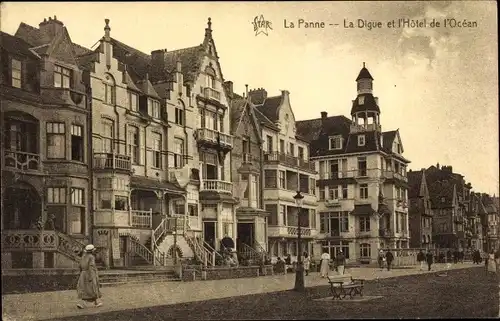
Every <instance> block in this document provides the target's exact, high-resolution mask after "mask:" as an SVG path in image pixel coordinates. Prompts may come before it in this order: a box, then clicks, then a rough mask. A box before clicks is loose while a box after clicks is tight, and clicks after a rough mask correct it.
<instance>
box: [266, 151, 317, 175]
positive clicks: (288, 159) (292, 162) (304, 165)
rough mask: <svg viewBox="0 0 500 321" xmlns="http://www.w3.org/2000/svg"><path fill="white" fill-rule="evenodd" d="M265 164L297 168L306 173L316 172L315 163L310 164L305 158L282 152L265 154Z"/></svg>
mask: <svg viewBox="0 0 500 321" xmlns="http://www.w3.org/2000/svg"><path fill="white" fill-rule="evenodd" d="M264 162H265V163H267V164H269V163H279V164H281V165H284V166H289V167H296V168H299V169H302V170H306V171H315V170H316V169H315V166H314V163H313V162H309V161H307V160H305V159H303V158H299V157H296V156H293V155H290V154H286V153H280V152H267V153H265V154H264Z"/></svg>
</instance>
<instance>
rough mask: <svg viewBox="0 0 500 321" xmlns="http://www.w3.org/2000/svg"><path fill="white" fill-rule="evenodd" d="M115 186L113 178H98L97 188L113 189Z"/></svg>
mask: <svg viewBox="0 0 500 321" xmlns="http://www.w3.org/2000/svg"><path fill="white" fill-rule="evenodd" d="M112 187H113V181H112V179H111V178H98V179H97V188H98V189H111V188H112Z"/></svg>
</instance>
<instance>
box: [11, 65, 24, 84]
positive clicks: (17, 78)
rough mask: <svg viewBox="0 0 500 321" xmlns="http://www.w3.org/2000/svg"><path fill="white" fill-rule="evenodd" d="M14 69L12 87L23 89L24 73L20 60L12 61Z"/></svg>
mask: <svg viewBox="0 0 500 321" xmlns="http://www.w3.org/2000/svg"><path fill="white" fill-rule="evenodd" d="M11 69H12V87H16V88H21V87H22V74H23V73H22V71H23V64H22V62H21V61H20V60H17V59H12V61H11Z"/></svg>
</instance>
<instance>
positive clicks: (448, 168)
mask: <svg viewBox="0 0 500 321" xmlns="http://www.w3.org/2000/svg"><path fill="white" fill-rule="evenodd" d="M442 170H443V171H444V172H447V173H453V167H452V166H443V167H442Z"/></svg>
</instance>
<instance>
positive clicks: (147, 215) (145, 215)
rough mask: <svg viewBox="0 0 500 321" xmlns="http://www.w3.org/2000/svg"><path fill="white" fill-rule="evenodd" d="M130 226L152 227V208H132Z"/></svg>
mask: <svg viewBox="0 0 500 321" xmlns="http://www.w3.org/2000/svg"><path fill="white" fill-rule="evenodd" d="M131 212H132V227H137V228H148V229H151V228H153V210H152V209H149V210H148V211H144V210H132V211H131Z"/></svg>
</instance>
